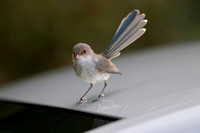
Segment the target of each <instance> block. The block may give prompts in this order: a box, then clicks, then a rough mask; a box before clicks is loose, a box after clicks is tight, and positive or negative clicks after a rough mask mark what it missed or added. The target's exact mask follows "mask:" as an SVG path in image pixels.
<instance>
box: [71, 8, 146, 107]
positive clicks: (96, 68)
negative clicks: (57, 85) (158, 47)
mask: <svg viewBox="0 0 200 133" xmlns="http://www.w3.org/2000/svg"><path fill="white" fill-rule="evenodd" d="M139 14H140V12H139V11H138V10H134V11H133V12H131V13H129V14H128V16H127V17H125V18H124V19H123V20H122V22H121V24H120V25H119V27H118V29H117V32H116V34H115V36H114V38H113V40H112V41H111V43H110V44H109V46H108V47H107V49H106V50H105V51H104V52H103V53H101V54H96V53H94V52H93V50H92V49H91V48H90V46H89V45H87V44H85V43H78V44H77V45H75V46H74V48H73V55H72V58H73V69H74V71H75V73H76V75H77V76H78V77H79V78H81V79H82V80H83V81H85V82H88V83H90V87H89V89H88V90H87V91H86V93H85V94H84V95H83V96H82V97H81V98H80V100H79V102H78V104H81V103H83V102H86V101H87V100H86V97H85V95H86V94H87V93H88V92H89V90H90V89H91V88H92V87H93V85H94V84H95V83H96V82H100V81H104V87H103V90H102V91H101V93H100V95H99V96H98V98H97V99H95V100H94V101H98V100H99V99H100V98H102V97H104V94H103V92H104V90H105V88H106V86H107V80H108V78H109V77H110V75H111V74H120V75H122V74H121V72H120V71H119V70H118V69H117V67H116V66H115V65H114V64H113V63H112V62H111V59H113V58H116V57H118V56H119V55H120V51H121V50H122V49H124V48H125V47H127V46H128V45H130V44H131V43H132V42H134V41H135V40H136V39H138V38H139V37H140V36H142V35H143V34H144V33H145V31H146V29H145V28H143V27H144V26H145V25H146V23H147V20H146V19H144V17H145V14H140V15H139Z"/></svg>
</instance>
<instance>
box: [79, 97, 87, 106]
mask: <svg viewBox="0 0 200 133" xmlns="http://www.w3.org/2000/svg"><path fill="white" fill-rule="evenodd" d="M85 102H87V99H86V97H82V98H81V99H80V100H79V102H78V103H77V104H82V103H85Z"/></svg>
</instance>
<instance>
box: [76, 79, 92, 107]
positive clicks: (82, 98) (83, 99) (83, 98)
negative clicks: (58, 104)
mask: <svg viewBox="0 0 200 133" xmlns="http://www.w3.org/2000/svg"><path fill="white" fill-rule="evenodd" d="M92 87H93V84H92V83H91V84H90V88H89V89H88V90H87V91H86V92H85V94H84V95H83V96H82V97H81V98H80V100H79V102H78V103H77V104H81V103H83V102H86V101H87V99H86V97H85V95H86V94H87V93H88V92H89V91H90V89H91V88H92Z"/></svg>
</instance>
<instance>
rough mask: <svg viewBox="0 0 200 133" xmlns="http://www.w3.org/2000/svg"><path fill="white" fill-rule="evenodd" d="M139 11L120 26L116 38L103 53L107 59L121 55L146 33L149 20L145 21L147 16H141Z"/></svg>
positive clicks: (129, 15) (129, 16) (131, 14)
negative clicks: (122, 51)
mask: <svg viewBox="0 0 200 133" xmlns="http://www.w3.org/2000/svg"><path fill="white" fill-rule="evenodd" d="M139 14H140V12H139V11H138V10H134V11H133V12H131V13H129V14H128V16H127V17H125V18H124V19H123V20H122V22H121V24H120V25H119V27H118V29H117V31H116V33H115V36H114V38H113V40H112V41H111V43H110V44H109V46H108V47H107V49H106V50H105V51H104V52H103V53H102V55H103V56H104V57H106V58H107V59H113V58H115V57H117V56H119V55H120V51H121V50H122V49H124V48H125V47H127V46H128V45H130V44H131V43H132V42H134V41H135V40H136V39H138V38H139V37H140V36H142V35H143V34H144V32H145V31H146V29H145V28H143V27H144V26H145V25H146V23H147V20H146V19H144V17H145V14H140V15H139Z"/></svg>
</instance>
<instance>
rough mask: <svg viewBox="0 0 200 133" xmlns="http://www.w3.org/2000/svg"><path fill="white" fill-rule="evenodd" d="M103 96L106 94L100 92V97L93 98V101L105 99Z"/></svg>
mask: <svg viewBox="0 0 200 133" xmlns="http://www.w3.org/2000/svg"><path fill="white" fill-rule="evenodd" d="M103 98H104V94H100V95H99V96H98V98H97V99H95V100H93V101H92V102H97V101H99V100H100V99H103Z"/></svg>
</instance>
